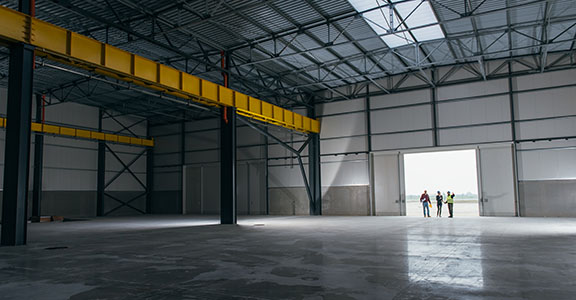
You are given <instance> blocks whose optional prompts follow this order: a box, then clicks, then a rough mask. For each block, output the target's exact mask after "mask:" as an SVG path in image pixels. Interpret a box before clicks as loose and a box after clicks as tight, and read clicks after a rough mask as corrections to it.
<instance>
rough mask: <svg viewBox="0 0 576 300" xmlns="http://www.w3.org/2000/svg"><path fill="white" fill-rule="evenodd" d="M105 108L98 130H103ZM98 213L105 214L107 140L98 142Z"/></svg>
mask: <svg viewBox="0 0 576 300" xmlns="http://www.w3.org/2000/svg"><path fill="white" fill-rule="evenodd" d="M103 117H104V110H103V109H100V111H99V113H98V131H102V118H103ZM96 189H97V192H96V193H97V195H96V215H97V216H99V217H101V216H104V214H105V211H104V197H105V195H104V190H105V189H106V142H104V141H99V142H98V174H97V186H96Z"/></svg>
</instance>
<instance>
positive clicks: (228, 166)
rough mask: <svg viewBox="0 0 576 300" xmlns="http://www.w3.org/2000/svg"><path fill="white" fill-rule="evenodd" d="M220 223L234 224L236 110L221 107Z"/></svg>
mask: <svg viewBox="0 0 576 300" xmlns="http://www.w3.org/2000/svg"><path fill="white" fill-rule="evenodd" d="M220 190H221V194H220V224H236V221H237V220H236V219H237V214H236V110H235V109H234V108H233V107H223V108H221V117H220Z"/></svg>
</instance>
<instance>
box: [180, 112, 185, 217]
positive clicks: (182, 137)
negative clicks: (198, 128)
mask: <svg viewBox="0 0 576 300" xmlns="http://www.w3.org/2000/svg"><path fill="white" fill-rule="evenodd" d="M185 119H186V114H185V113H184V112H183V113H182V122H180V151H179V152H180V214H181V215H183V214H185V213H186V209H184V206H185V205H186V199H184V197H185V196H186V195H185V194H184V188H185V185H186V182H184V180H185V175H184V166H185V165H186V123H185V121H184V120H185Z"/></svg>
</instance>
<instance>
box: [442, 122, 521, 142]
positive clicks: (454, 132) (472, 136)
mask: <svg viewBox="0 0 576 300" xmlns="http://www.w3.org/2000/svg"><path fill="white" fill-rule="evenodd" d="M511 135H512V132H511V129H510V125H508V124H500V125H487V126H474V127H465V128H453V129H442V130H440V131H439V137H440V144H441V145H459V144H474V143H487V142H502V141H507V140H511V139H512V137H511Z"/></svg>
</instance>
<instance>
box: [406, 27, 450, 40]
mask: <svg viewBox="0 0 576 300" xmlns="http://www.w3.org/2000/svg"><path fill="white" fill-rule="evenodd" d="M411 31H412V34H413V35H414V37H415V38H416V40H418V41H431V40H436V39H441V38H444V32H442V28H440V25H432V26H428V27H423V28H418V29H412V30H411Z"/></svg>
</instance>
